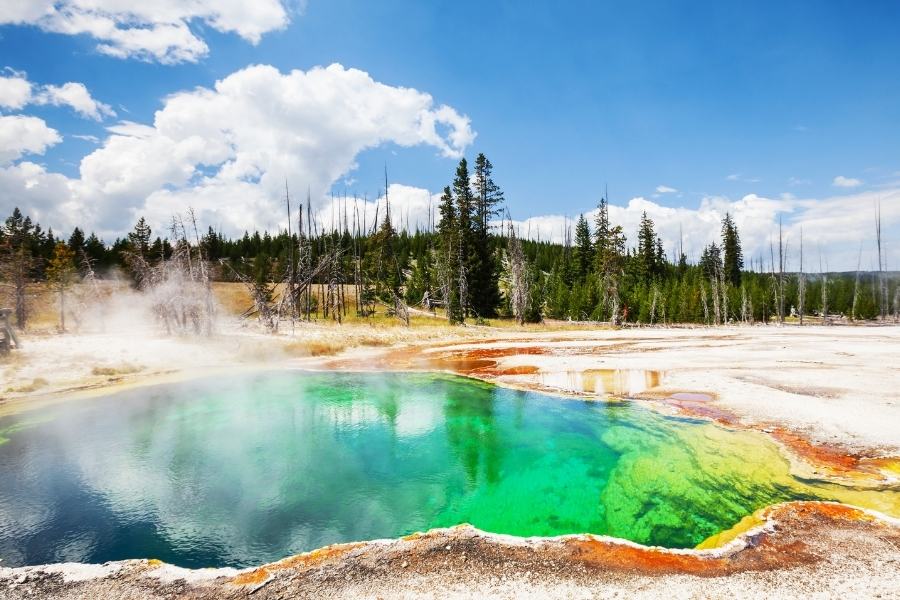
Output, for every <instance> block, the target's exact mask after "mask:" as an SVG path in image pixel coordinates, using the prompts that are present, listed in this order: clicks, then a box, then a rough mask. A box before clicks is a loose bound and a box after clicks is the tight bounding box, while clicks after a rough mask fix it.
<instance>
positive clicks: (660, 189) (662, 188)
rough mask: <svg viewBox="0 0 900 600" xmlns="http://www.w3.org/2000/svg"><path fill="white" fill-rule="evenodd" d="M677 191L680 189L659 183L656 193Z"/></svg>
mask: <svg viewBox="0 0 900 600" xmlns="http://www.w3.org/2000/svg"><path fill="white" fill-rule="evenodd" d="M677 191H678V190H676V189H675V188H673V187H669V186H667V185H658V186H656V193H657V194H674V193H675V192H677Z"/></svg>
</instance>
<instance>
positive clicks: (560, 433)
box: [0, 372, 900, 566]
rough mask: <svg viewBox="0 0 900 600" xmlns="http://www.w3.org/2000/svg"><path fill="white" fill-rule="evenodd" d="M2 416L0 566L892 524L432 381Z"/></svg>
mask: <svg viewBox="0 0 900 600" xmlns="http://www.w3.org/2000/svg"><path fill="white" fill-rule="evenodd" d="M41 418H42V419H44V421H45V422H44V423H40V424H34V423H31V424H29V425H28V426H27V427H25V428H22V423H23V421H17V420H16V417H9V418H6V419H2V420H0V428H2V429H0V431H5V432H7V433H6V435H7V436H8V437H9V438H10V440H11V442H10V443H7V444H5V445H4V446H2V447H0V507H2V511H0V558H3V559H4V564H35V563H41V562H56V561H59V560H78V561H86V562H100V561H105V560H112V559H122V558H134V557H142V556H155V557H158V558H161V559H163V560H165V561H167V562H172V563H175V564H179V565H182V566H221V565H232V566H246V565H251V564H258V563H263V562H267V561H271V560H275V559H278V558H281V557H283V556H285V555H288V554H292V553H296V552H300V551H304V550H310V549H313V548H316V547H320V546H323V545H326V544H329V543H334V542H345V541H352V540H363V539H373V538H385V537H397V536H400V535H405V534H408V533H412V532H414V531H421V530H426V529H429V528H432V527H442V526H452V525H457V524H459V523H471V524H472V525H474V526H476V527H479V528H481V529H484V530H486V531H491V532H496V533H507V534H514V535H522V536H534V535H540V536H549V535H560V534H569V533H584V532H590V533H595V534H608V535H613V536H617V537H621V538H625V539H629V540H633V541H636V542H640V543H644V544H652V545H661V546H668V547H684V548H688V547H694V546H696V545H698V544H701V543H703V542H704V540H707V539H709V538H710V537H711V536H714V535H715V534H717V533H719V532H722V531H723V530H727V529H730V528H732V527H733V526H734V525H735V524H736V523H738V522H739V521H741V520H742V519H744V518H746V517H748V515H752V514H753V513H754V512H755V511H757V510H758V509H760V508H763V507H765V506H767V505H770V504H773V503H777V502H782V501H787V500H804V499H819V500H837V501H842V502H848V503H852V504H855V505H858V506H862V507H866V508H873V509H877V510H880V511H882V512H884V513H887V514H890V515H894V516H900V495H898V493H897V492H896V491H890V490H887V491H873V490H855V489H852V488H850V487H845V486H840V485H836V484H823V483H819V482H810V481H802V480H800V479H797V478H795V477H793V476H792V475H791V474H790V465H789V463H788V461H787V460H786V459H785V458H784V456H782V454H781V452H780V450H779V447H778V446H777V445H776V444H775V443H774V442H772V441H771V440H770V439H769V438H767V437H766V436H764V435H762V434H758V433H754V432H746V431H733V430H729V429H726V428H723V427H720V426H718V425H715V424H712V423H708V422H703V421H698V420H692V419H684V418H674V417H669V416H664V415H661V414H658V413H656V412H654V411H651V410H648V409H646V408H643V407H641V406H639V405H636V404H632V403H629V402H621V403H615V404H606V403H597V402H585V401H580V400H572V399H563V398H558V397H553V396H547V395H541V394H535V393H526V392H519V391H512V390H506V389H502V388H497V387H494V386H491V385H488V384H484V383H481V382H473V381H471V380H467V379H463V378H458V377H453V376H449V375H430V374H396V373H393V374H390V373H389V374H347V373H344V374H336V373H315V374H311V373H300V372H289V373H284V372H281V373H268V374H258V375H254V376H241V377H231V378H219V379H216V380H207V381H201V382H192V383H185V384H175V385H165V386H158V387H155V388H147V389H143V390H134V391H130V392H125V393H120V394H116V395H113V396H110V397H107V398H98V399H96V400H92V401H86V402H79V403H71V404H68V405H65V406H63V405H60V406H56V407H53V408H48V409H47V410H46V411H45V412H44V413H42V415H41Z"/></svg>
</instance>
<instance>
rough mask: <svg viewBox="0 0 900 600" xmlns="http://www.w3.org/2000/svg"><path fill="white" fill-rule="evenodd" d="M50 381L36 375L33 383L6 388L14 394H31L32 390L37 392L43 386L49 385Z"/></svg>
mask: <svg viewBox="0 0 900 600" xmlns="http://www.w3.org/2000/svg"><path fill="white" fill-rule="evenodd" d="M48 383H49V382H48V381H47V380H46V379H44V378H43V377H35V378H34V379H32V380H31V383H28V384H26V385H22V386H19V387H8V388H6V391H7V392H11V393H13V394H29V393H31V392H36V391H38V390H39V389H41V388H43V387H47V385H48Z"/></svg>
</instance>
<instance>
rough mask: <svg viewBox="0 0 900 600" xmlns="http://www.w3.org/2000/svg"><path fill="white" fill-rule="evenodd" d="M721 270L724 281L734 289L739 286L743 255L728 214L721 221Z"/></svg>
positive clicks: (734, 226)
mask: <svg viewBox="0 0 900 600" xmlns="http://www.w3.org/2000/svg"><path fill="white" fill-rule="evenodd" d="M722 251H723V254H724V256H723V257H722V268H723V271H724V278H725V281H727V282H729V283H730V284H731V285H732V286H734V287H736V288H737V287H740V286H741V271H743V269H744V255H743V253H742V252H741V237H740V235H739V234H738V230H737V226H736V225H735V224H734V221H733V220H732V218H731V215H730V214H729V213H725V218H724V219H722Z"/></svg>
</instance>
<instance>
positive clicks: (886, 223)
mask: <svg viewBox="0 0 900 600" xmlns="http://www.w3.org/2000/svg"><path fill="white" fill-rule="evenodd" d="M877 202H880V203H881V207H882V222H883V227H884V228H885V229H886V230H888V231H892V232H897V231H898V230H900V188H895V189H891V190H880V191H879V192H877V193H876V192H862V193H856V194H850V195H842V196H833V197H828V198H821V199H815V198H807V199H800V198H795V197H793V196H790V195H786V196H782V197H780V198H777V199H775V198H765V197H763V196H758V195H756V194H748V195H746V196H744V197H742V198H740V199H738V200H731V199H729V198H726V197H724V196H709V197H706V198H704V199H703V200H701V202H700V205H699V206H698V207H697V208H685V207H678V208H673V207H668V206H662V205H660V204H657V203H655V202H653V201H650V200H647V199H645V198H640V197H638V198H632V199H631V200H629V201H628V203H627V204H625V205H613V204H610V206H609V215H610V219H611V220H612V221H613V222H614V223H615V224H617V225H622V227H623V228H624V230H625V233H626V235H627V236H628V244H629V246H634V244H635V243H636V242H635V239H636V232H637V229H638V225H639V224H640V219H641V214H642V213H643V212H645V211H646V213H647V215H648V216H649V217H650V218H651V219H653V221H654V222H655V224H656V229H657V232H658V233H659V235H660V237H661V238H662V240H663V245H664V246H665V248H666V250H667V253H668V254H669V256H670V257H671V256H672V253H673V251H674V250H675V249H676V248H678V245H679V243H681V244H683V248H684V252H685V254H687V256H688V258H689V259H691V260H696V259H697V258H699V255H700V252H701V251H702V250H703V248H704V247H705V246H706V245H708V244H709V243H710V242H714V241H715V242H718V241H719V238H720V234H721V226H722V218H723V217H724V216H725V213H726V212H728V213H730V214H731V215H732V217H733V218H734V220H735V223H736V224H737V226H738V229H739V230H740V234H741V240H742V244H743V250H744V257H745V262H746V263H747V266H748V267H749V266H750V263H751V261H752V262H753V264H754V265H755V264H756V263H757V261H758V260H759V259H760V258H763V259H764V261H765V262H766V263H767V264H768V261H769V252H770V246H769V245H770V243H771V242H772V240H773V236H776V235H777V231H778V222H779V220H782V222H783V227H784V230H783V235H784V237H785V239H786V240H787V241H788V245H789V253H790V256H789V263H790V264H789V266H790V268H796V267H797V264H796V253H797V249H798V247H799V239H800V229H801V228H802V229H803V238H804V244H806V245H807V246H806V250H807V252H808V253H809V256H818V252H820V251H821V252H822V255H823V260H825V261H826V262H827V263H828V265H829V268H830V269H836V270H851V269H855V268H856V261H857V253H858V252H859V244H860V242H862V243H863V244H864V255H863V258H864V260H866V258H867V257H869V256H870V255H871V256H872V257H874V256H875V250H874V246H873V242H872V239H873V237H874V224H873V223H874V206H875V204H876V203H877ZM596 214H597V211H596V209H594V210H592V211H590V212H587V213H585V218H587V219H588V220H589V222H590V223H591V224H592V225H593V221H594V218H595V217H596ZM513 225H514V227H515V228H516V230H517V231H518V232H519V235H521V236H527V237H530V238H531V239H541V240H550V241H555V242H560V243H561V242H562V241H563V240H564V239H565V232H566V229H567V228H574V220H573V219H572V218H571V217H568V216H565V215H542V216H536V217H531V218H528V219H524V220H519V221H513ZM776 243H777V242H776ZM887 252H888V263H889V265H893V266H892V267H891V268H897V267H898V266H900V244H893V245H891V244H889V245H888V249H887ZM813 262H816V261H813ZM863 266H864V268H865V267H866V266H867V265H866V264H865V263H864V265H863ZM869 266H871V265H869ZM767 268H768V267H767Z"/></svg>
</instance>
